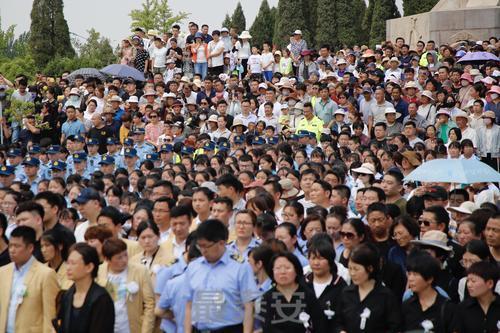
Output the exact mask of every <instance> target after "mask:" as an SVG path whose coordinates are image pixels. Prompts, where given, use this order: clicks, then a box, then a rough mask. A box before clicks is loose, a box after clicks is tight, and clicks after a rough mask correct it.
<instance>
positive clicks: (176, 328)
mask: <svg viewBox="0 0 500 333" xmlns="http://www.w3.org/2000/svg"><path fill="white" fill-rule="evenodd" d="M185 284H186V274H184V273H182V274H180V275H177V276H174V277H173V278H172V279H171V280H169V281H168V282H167V284H166V285H165V288H163V292H162V293H161V296H160V299H159V301H158V307H159V308H160V309H165V310H166V309H171V310H172V312H173V314H174V317H175V322H173V321H172V320H167V319H164V320H162V321H161V326H160V328H161V329H162V330H163V331H165V332H167V333H182V332H184V316H185V312H186V302H187V297H186V293H185V291H186V289H185V288H183V287H184V286H185Z"/></svg>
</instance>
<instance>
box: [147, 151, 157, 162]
mask: <svg viewBox="0 0 500 333" xmlns="http://www.w3.org/2000/svg"><path fill="white" fill-rule="evenodd" d="M146 160H149V161H153V162H154V161H158V154H157V153H150V154H146Z"/></svg>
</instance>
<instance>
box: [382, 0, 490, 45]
mask: <svg viewBox="0 0 500 333" xmlns="http://www.w3.org/2000/svg"><path fill="white" fill-rule="evenodd" d="M386 25H387V39H389V40H395V39H396V37H399V36H401V37H403V38H404V39H405V41H406V43H408V44H409V45H410V48H412V49H414V48H415V46H416V43H417V41H419V40H423V41H427V40H434V41H435V42H436V44H438V45H439V44H444V43H452V42H455V41H457V40H460V39H471V40H484V39H488V38H489V37H491V36H496V37H499V36H500V7H499V6H493V7H480V8H462V9H455V10H439V11H434V10H433V11H430V12H427V13H422V14H417V15H411V16H405V17H402V18H398V19H393V20H388V21H387V22H386Z"/></svg>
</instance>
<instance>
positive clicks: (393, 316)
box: [335, 282, 401, 333]
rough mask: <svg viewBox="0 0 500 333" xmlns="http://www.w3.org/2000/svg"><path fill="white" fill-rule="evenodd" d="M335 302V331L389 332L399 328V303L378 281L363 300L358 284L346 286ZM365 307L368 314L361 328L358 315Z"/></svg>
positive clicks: (352, 332) (396, 330)
mask: <svg viewBox="0 0 500 333" xmlns="http://www.w3.org/2000/svg"><path fill="white" fill-rule="evenodd" d="M337 304H338V307H337V310H336V311H335V312H336V315H337V316H338V317H337V323H338V326H337V332H340V331H346V332H349V333H357V332H370V333H382V332H383V333H390V332H399V330H400V326H401V304H400V302H399V301H398V300H397V299H396V297H394V295H393V293H392V292H391V291H390V289H388V288H386V287H384V286H382V284H381V283H379V282H377V283H375V287H374V288H373V290H372V291H371V292H370V293H369V294H368V295H366V297H365V299H364V300H363V301H360V299H359V292H358V286H356V285H354V284H352V285H350V286H347V287H346V288H344V290H343V291H342V294H341V295H340V301H339V302H338V303H337ZM365 308H367V309H369V310H370V316H369V318H367V319H366V323H365V329H364V330H362V329H361V328H360V326H361V316H360V315H361V314H362V313H363V312H364V310H365Z"/></svg>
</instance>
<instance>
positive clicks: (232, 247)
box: [226, 237, 260, 261]
mask: <svg viewBox="0 0 500 333" xmlns="http://www.w3.org/2000/svg"><path fill="white" fill-rule="evenodd" d="M259 245H260V242H259V241H258V240H257V239H255V238H253V237H252V240H251V241H250V243H249V244H248V246H247V247H246V249H245V251H243V253H240V251H239V250H238V245H236V241H235V240H234V241H232V242H231V243H229V244H228V245H227V246H226V248H227V249H228V250H229V252H231V254H236V255H238V256H240V257H242V258H243V259H244V260H245V261H247V260H248V253H249V252H250V250H252V249H253V248H256V247H257V246H259Z"/></svg>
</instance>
